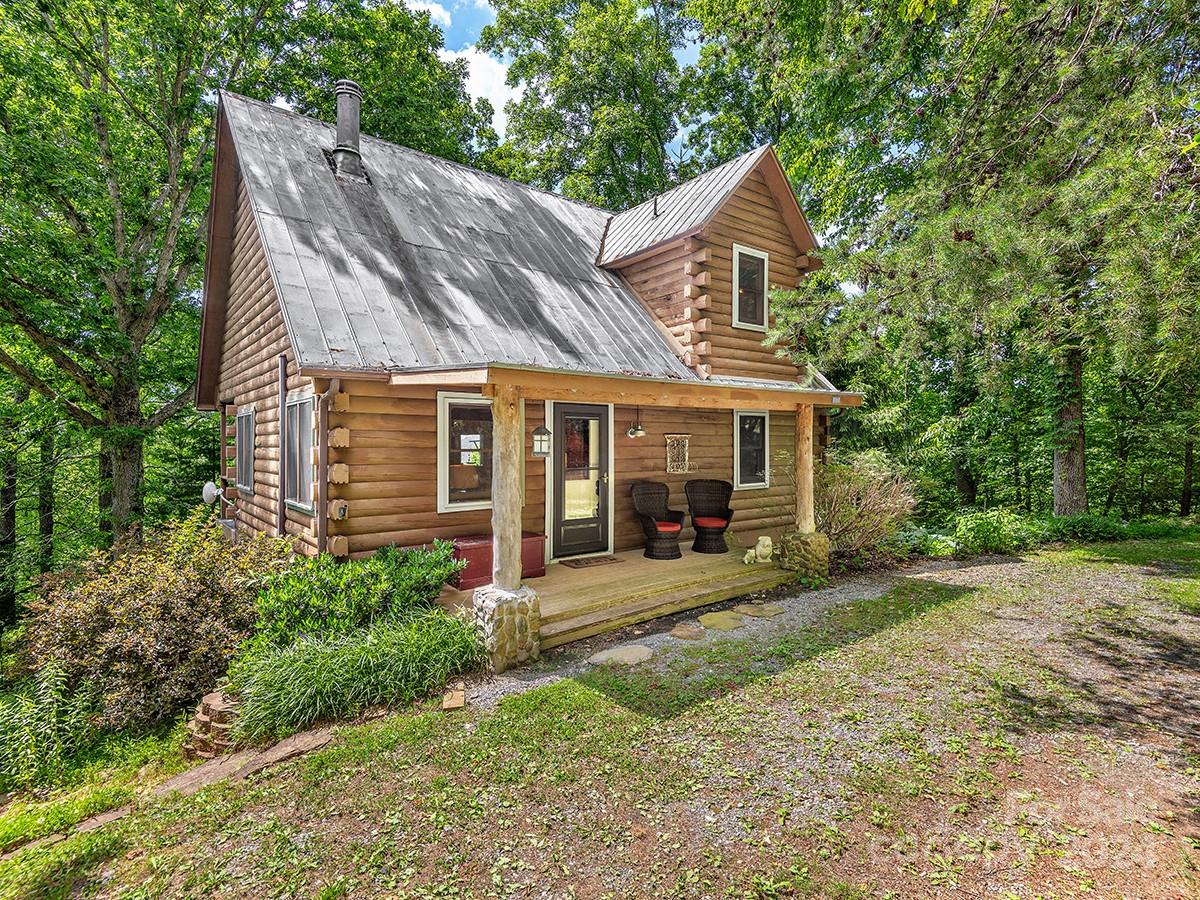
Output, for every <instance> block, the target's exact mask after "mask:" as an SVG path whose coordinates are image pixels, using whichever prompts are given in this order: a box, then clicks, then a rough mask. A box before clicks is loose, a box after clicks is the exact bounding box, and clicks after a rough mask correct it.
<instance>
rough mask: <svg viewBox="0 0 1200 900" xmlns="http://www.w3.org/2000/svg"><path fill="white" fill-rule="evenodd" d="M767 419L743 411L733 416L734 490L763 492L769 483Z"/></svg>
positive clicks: (769, 458) (769, 444) (738, 411)
mask: <svg viewBox="0 0 1200 900" xmlns="http://www.w3.org/2000/svg"><path fill="white" fill-rule="evenodd" d="M769 426H770V417H769V416H768V414H767V413H765V412H758V411H750V410H744V409H738V410H734V413H733V486H734V489H735V490H742V489H744V488H765V487H767V486H768V485H769V484H770V482H771V442H770V435H769Z"/></svg>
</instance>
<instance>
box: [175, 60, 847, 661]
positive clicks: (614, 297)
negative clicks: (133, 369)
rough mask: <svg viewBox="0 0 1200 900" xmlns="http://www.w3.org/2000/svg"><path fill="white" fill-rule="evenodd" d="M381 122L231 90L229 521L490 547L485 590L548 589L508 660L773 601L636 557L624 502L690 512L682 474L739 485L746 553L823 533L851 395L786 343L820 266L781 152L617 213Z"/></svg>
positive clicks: (735, 526) (225, 410)
mask: <svg viewBox="0 0 1200 900" xmlns="http://www.w3.org/2000/svg"><path fill="white" fill-rule="evenodd" d="M361 103H362V94H361V91H360V90H359V88H358V87H357V85H355V84H354V83H353V82H348V81H342V82H339V83H338V86H337V121H336V124H334V125H330V124H327V123H324V122H320V121H316V120H314V119H311V118H307V117H303V116H300V115H296V114H294V113H292V112H290V111H288V110H285V109H281V108H278V107H276V106H273V105H270V104H266V103H261V102H258V101H255V100H251V99H248V98H245V97H241V96H238V95H235V94H232V93H223V94H221V96H220V98H219V106H218V113H217V124H216V127H217V136H216V152H215V161H214V172H213V186H212V201H211V207H210V210H209V232H208V233H209V252H208V255H207V260H206V268H205V273H204V276H205V277H204V299H203V318H202V327H201V335H200V353H199V372H198V381H197V406H198V407H199V408H200V409H202V410H215V411H218V412H219V421H220V430H221V434H222V443H223V446H224V447H225V448H226V451H225V452H224V453H223V454H222V457H223V459H222V467H223V471H222V473H221V478H222V483H223V492H222V493H223V502H222V505H223V507H224V508H225V510H226V511H225V513H224V517H225V518H226V520H227V522H228V523H229V524H230V526H231V527H232V528H234V529H236V530H237V531H242V532H247V531H262V532H269V533H274V534H279V535H287V536H290V537H291V538H293V539H294V541H295V544H296V546H297V548H298V550H299V551H301V552H304V553H309V554H315V553H330V554H332V555H334V556H336V557H342V558H349V559H354V558H360V557H363V556H365V555H368V554H371V553H373V552H374V551H375V550H377V549H378V548H380V547H384V546H389V545H397V546H402V547H408V546H418V545H423V544H428V543H429V542H431V541H433V540H434V539H439V538H441V539H447V540H457V541H459V542H461V544H462V545H463V546H470V545H472V542H474V544H475V545H479V544H482V545H483V546H485V547H486V549H487V550H488V551H490V553H489V554H488V555H489V556H490V562H489V566H490V568H489V569H488V571H487V572H486V574H485V577H484V578H483V580H484V581H487V582H490V585H489V586H488V587H487V589H492V590H494V591H498V592H500V594H501V599H503V598H504V596H507V595H511V597H510V599H511V598H512V597H517V596H518V594H520V592H522V591H527V592H528V593H529V594H532V595H533V596H534V597H535V599H536V595H537V594H538V593H540V594H541V595H542V598H541V601H540V610H535V615H536V614H540V615H541V621H540V622H539V621H536V620H535V621H533V622H532V631H533V632H534V638H533V645H532V650H530V647H528V646H526V647H525V648H524V649H523V650H520V651H519V652H518V653H517V655H518V656H519V655H520V654H522V653H523V654H526V655H528V653H529V652H532V653H536V652H537V649H538V640H539V637H540V640H541V646H549V645H552V644H554V643H562V642H564V641H566V640H571V639H574V638H576V637H579V636H581V635H583V634H586V633H595V632H596V631H598V630H602V629H603V628H605V627H611V626H613V625H614V624H624V623H625V622H628V621H636V620H638V619H644V618H647V617H649V616H650V615H651V614H658V613H661V611H663V610H664V609H668V608H673V606H672V604H674V606H680V604H681V603H698V602H700V600H702V599H703V600H705V601H707V602H711V600H712V598H713V597H715V596H716V594H717V591H716V590H708V591H707V592H706V591H703V590H699V589H696V584H699V583H701V582H702V583H703V584H705V585H707V586H708V587H714V586H716V587H719V588H720V590H721V591H723V592H724V595H725V596H736V595H737V594H736V593H729V592H730V591H735V592H736V591H737V590H743V589H749V588H753V587H756V586H761V585H762V584H763V583H764V582H763V581H762V577H761V576H760V577H759V581H758V582H751V581H748V580H747V575H746V572H745V570H743V569H740V568H738V566H740V561H735V562H733V563H730V562H728V561H725V560H713V559H701V558H699V557H697V556H695V555H693V554H688V555H687V556H685V557H684V558H683V559H682V560H677V561H674V562H669V563H668V562H657V561H653V560H645V561H643V560H641V559H640V556H639V553H638V551H640V549H641V548H642V545H643V542H644V541H645V537H644V536H643V532H642V526H641V524H640V523H639V520H638V518H637V516H636V515H635V514H634V510H633V506H632V500H631V485H632V484H633V483H634V482H637V481H639V480H653V481H658V482H662V483H665V484H667V485H668V486H669V490H670V497H671V505H672V507H674V508H677V509H680V510H686V509H687V504H686V501H685V499H684V494H683V490H684V485H685V483H686V482H687V481H688V480H689V479H694V478H709V479H719V480H724V481H728V482H730V483H731V484H732V485H733V488H734V490H733V499H732V502H731V503H730V506H731V508H732V509H733V510H734V516H733V518H732V520H731V521H730V524H729V535H730V538H731V541H730V542H731V543H732V544H734V545H735V546H736V545H746V544H752V543H753V542H754V541H755V539H756V538H757V537H759V536H761V535H771V536H773V537H776V538H777V537H779V536H780V535H781V534H782V533H783V532H785V531H791V530H798V531H800V532H802V533H807V532H812V531H813V528H814V525H813V509H812V466H813V456H814V453H819V446H820V444H821V440H822V439H821V433H822V430H823V428H822V423H823V422H824V421H825V420H826V416H825V413H826V412H827V411H829V410H831V409H837V408H838V407H842V406H855V405H858V403H859V402H860V399H861V398H860V397H859V396H858V395H856V394H853V393H847V392H841V391H838V390H837V389H835V388H834V387H833V385H832V384H830V383H829V382H828V381H827V380H826V379H825V378H824V377H823V376H822V375H821V374H820V373H818V372H815V371H813V370H811V369H806V368H802V367H798V366H797V365H796V364H794V363H793V362H792V361H790V360H789V359H788V358H787V356H786V355H784V354H781V353H780V352H778V351H779V348H777V347H775V346H774V345H772V344H771V343H770V342H769V340H768V339H767V335H768V332H769V330H770V328H771V326H772V323H773V317H772V313H771V294H772V291H775V290H778V289H788V288H793V287H795V286H796V285H797V283H798V282H799V280H800V279H802V278H804V277H805V274H806V273H807V272H809V271H811V270H812V269H813V268H815V267H817V266H819V264H820V263H819V260H818V259H817V257H816V256H815V255H814V253H815V251H816V249H817V242H816V239H815V237H814V235H813V232H812V229H811V228H810V227H809V225H808V223H807V221H806V220H805V217H804V214H803V212H802V211H801V209H800V206H799V204H798V202H797V200H796V197H795V195H794V193H793V192H792V189H791V187H790V185H789V183H788V180H787V177H786V175H785V173H784V171H783V168H782V167H781V165H780V161H779V159H778V157H777V156H776V154H775V152H774V150H773V149H772V148H771V147H770V146H764V147H761V148H759V149H756V150H754V151H752V152H750V153H747V154H745V155H743V156H740V157H738V158H737V159H734V160H731V161H730V162H728V163H726V164H725V165H722V166H720V167H718V168H715V169H713V170H711V171H709V172H706V173H704V174H702V175H700V176H699V177H697V178H695V179H693V180H691V181H689V182H687V183H685V184H681V185H679V186H678V187H675V188H674V189H672V190H669V191H666V192H665V193H663V194H661V195H659V196H657V197H654V198H652V199H651V200H648V201H646V202H645V203H642V204H640V205H638V206H636V207H634V208H632V209H629V210H625V211H623V212H612V211H609V210H604V209H600V208H597V207H595V206H592V205H589V204H587V203H582V202H579V201H576V200H572V199H568V198H565V197H562V196H558V195H556V194H553V193H550V192H547V191H543V190H538V189H536V188H533V187H530V186H528V185H525V184H520V183H518V182H514V181H510V180H507V179H504V178H501V177H498V176H495V175H492V174H488V173H485V172H482V171H478V170H475V169H472V168H469V167H467V166H464V165H460V164H458V163H454V162H449V161H447V160H444V159H439V158H436V157H433V156H429V155H427V154H424V153H420V152H417V151H414V150H411V149H408V148H405V147H400V146H397V145H394V144H391V143H388V142H385V141H382V140H377V139H374V138H371V137H366V136H362V135H360V129H359V112H360V108H361ZM690 539H691V531H690V529H689V528H687V527H685V529H684V531H683V532H682V535H681V540H682V542H683V543H684V544H686V543H687V542H688V541H689V540H690ZM589 555H600V556H602V557H604V558H605V559H606V560H607V559H609V558H611V557H614V556H615V557H617V558H621V559H625V558H628V565H627V566H626V567H622V566H616V565H613V566H610V567H606V568H605V569H604V570H603V571H604V572H605V573H606V575H605V576H604V577H603V578H601V577H600V576H599V575H597V574H596V573H598V572H601V569H599V568H596V569H590V568H589V569H578V570H575V569H573V570H572V571H575V573H576V574H575V575H574V576H572V577H575V578H577V579H584V578H591V582H589V583H590V584H591V587H592V593H593V595H594V597H598V598H599V599H593V601H592V604H591V606H587V605H586V604H585V605H580V603H574V605H571V604H568V603H566V601H565V600H564V601H563V603H562V604H561V605H562V607H563V608H562V609H550V608H549V607H550V606H551V605H552V604H551V603H550V600H551V596H550V595H551V594H554V595H555V596H560V597H574V598H578V597H580V596H582V595H584V594H586V593H587V591H585V590H584V587H585V585H584V583H583V582H582V581H576V582H574V583H568V582H567V581H566V580H565V579H567V578H568V575H567V574H566V573H565V572H562V571H561V570H560V569H559V568H558V567H557V566H556V564H557V563H558V561H560V560H578V559H581V558H586V557H588V556H589ZM547 566H549V572H548V574H546V575H542V574H541V573H542V571H543V570H544V568H545V567H547ZM655 567H657V568H655ZM667 567H674V569H673V570H669V569H668V568H667ZM775 572H776V574H775V575H774V576H773V577H775V578H778V577H779V576H778V573H777V570H775ZM663 573H669V574H667V575H664V574H663ZM670 573H673V574H670ZM533 576H540V577H533ZM523 578H525V579H527V581H526V582H525V583H523V581H522V579H523ZM556 578H557V579H559V580H560V582H561V583H558V582H555V579H556ZM697 578H700V581H697ZM689 579H691V580H690V581H689ZM601 582H603V585H602V584H601ZM539 585H542V587H539ZM556 585H557V586H556ZM484 589H485V588H481V590H484ZM505 592H507V594H505ZM522 596H525V595H522ZM680 598H683V599H682V600H681V599H680ZM527 601H528V597H527V596H526V602H525V603H524V606H523V607H522V610H523V611H526V610H528V607H529V603H528V602H527ZM635 601H636V602H635ZM652 601H655V602H652ZM657 601H662V602H657ZM464 602H467V603H470V602H471V601H470V598H467V600H466V601H464ZM475 602H476V605H477V606H478V605H479V600H478V598H476V601H475ZM638 603H640V606H639V607H638V608H637V609H634V607H635V606H637V605H638ZM631 604H632V605H631ZM556 616H557V619H556V618H555V617H556ZM589 616H590V618H589ZM529 624H530V623H529V622H528V621H527V622H526V623H525V624H524V625H523V626H522V628H525V627H527V626H528V625H529ZM555 626H557V627H555ZM539 631H540V634H539ZM498 665H500V666H502V665H504V662H503V660H500V661H499V662H498Z"/></svg>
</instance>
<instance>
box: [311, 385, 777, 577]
mask: <svg viewBox="0 0 1200 900" xmlns="http://www.w3.org/2000/svg"><path fill="white" fill-rule="evenodd" d="M446 390H455V389H453V388H446ZM342 391H343V397H342V399H340V401H339V403H338V404H335V407H334V409H333V411H332V412H331V413H330V428H331V429H338V430H344V431H342V432H341V433H343V434H345V435H346V440H348V442H349V446H345V447H338V446H332V447H331V448H330V450H329V458H330V466H331V470H332V468H333V467H335V466H337V465H339V464H343V465H345V466H346V470H345V471H346V478H347V480H346V481H345V482H343V483H332V484H330V486H329V490H330V496H331V498H332V501H333V502H334V503H335V504H337V503H340V502H341V501H345V503H346V505H347V510H348V515H347V516H346V517H345V518H343V519H336V518H331V519H330V522H329V533H330V535H331V536H339V537H343V538H344V539H345V547H346V552H347V553H348V555H349V556H351V557H353V558H360V557H363V556H366V555H369V554H370V553H372V552H373V551H374V550H376V549H378V548H379V547H384V546H387V545H389V544H396V545H398V546H416V545H420V544H425V543H429V542H430V541H432V540H434V539H437V538H441V539H452V538H455V537H463V536H467V535H480V534H490V532H491V517H492V514H491V511H490V510H487V509H483V510H465V511H462V512H452V513H438V512H437V393H438V388H437V387H433V386H428V387H427V386H421V387H403V388H402V387H393V386H391V385H387V384H383V383H380V382H369V381H343V382H342ZM339 406H341V407H345V408H342V409H339V408H338V407H339ZM636 415H637V410H636V409H635V408H634V407H626V406H617V407H615V409H614V411H613V429H614V436H613V445H614V453H615V459H614V466H613V471H614V476H615V477H614V482H613V513H614V515H613V520H614V525H613V529H614V545H615V548H616V549H617V550H630V549H634V548H637V547H641V546H642V545H643V537H642V532H641V526H640V524H639V523H638V520H637V519H636V517H635V516H634V512H633V504H632V501H631V498H630V488H631V486H632V484H633V482H634V481H636V480H638V479H643V478H646V479H652V480H655V481H663V482H665V483H667V484H668V485H669V486H670V488H671V500H672V503H673V504H674V506H675V508H677V509H682V510H686V509H687V501H686V498H685V497H684V493H683V485H684V483H685V482H686V481H687V480H688V479H689V478H721V479H725V480H732V478H733V413H732V411H730V410H712V411H709V410H673V409H663V408H646V407H643V408H642V410H641V415H642V423H643V425H644V427H645V428H646V432H647V434H646V436H645V437H644V438H640V439H636V440H635V439H630V438H627V437H626V436H625V431H626V429H628V428H629V425H630V423H631V422H632V421H633V419H634V418H635V417H636ZM544 417H545V404H544V403H542V402H541V401H539V400H536V399H527V400H526V401H525V441H524V453H525V495H524V504H523V506H522V513H521V520H522V528H523V529H524V530H526V531H531V532H536V533H542V532H544V531H545V514H546V507H545V503H546V468H547V466H546V463H545V461H544V460H543V459H541V458H539V457H535V456H533V454H532V448H533V431H534V429H535V428H537V427H538V426H539V425H541V424H542V423H543V421H544ZM794 431H795V416H794V414H791V413H772V414H771V423H770V435H771V457H772V460H771V486H770V487H768V488H763V489H751V490H744V491H735V492H734V497H733V508H734V510H735V511H736V513H737V517H736V518H735V519H734V527H733V529H732V531H733V533H734V534H735V535H736V539H737V541H738V542H740V543H742V544H751V543H753V542H754V540H755V539H756V538H757V537H758V536H759V535H762V534H770V535H772V537H778V536H779V534H780V533H782V532H783V531H784V530H786V529H788V528H790V527H792V524H793V523H794V520H795V507H796V504H795V482H794V479H793V477H792V458H793V447H794ZM666 434H690V435H691V438H690V441H689V447H690V453H691V459H692V461H693V462H694V463H695V464H696V470H695V471H694V472H693V473H691V474H689V475H668V474H667V473H666V439H665V437H664V435H666ZM685 538H686V539H688V540H690V538H691V531H690V529H689V530H688V531H687V533H686V535H685Z"/></svg>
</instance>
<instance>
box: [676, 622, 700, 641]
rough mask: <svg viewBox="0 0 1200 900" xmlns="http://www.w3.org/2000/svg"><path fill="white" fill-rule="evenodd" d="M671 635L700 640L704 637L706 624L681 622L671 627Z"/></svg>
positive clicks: (687, 639)
mask: <svg viewBox="0 0 1200 900" xmlns="http://www.w3.org/2000/svg"><path fill="white" fill-rule="evenodd" d="M671 637H673V638H679V640H681V641H698V640H700V638H702V637H704V626H703V625H701V624H700V623H699V622H680V623H679V624H678V625H676V626H675V627H674V628H672V629H671Z"/></svg>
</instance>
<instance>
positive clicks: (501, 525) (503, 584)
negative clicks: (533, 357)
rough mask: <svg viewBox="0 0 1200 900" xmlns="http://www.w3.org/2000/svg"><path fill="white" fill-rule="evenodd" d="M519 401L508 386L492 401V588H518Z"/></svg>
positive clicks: (522, 447) (521, 449) (521, 458)
mask: <svg viewBox="0 0 1200 900" xmlns="http://www.w3.org/2000/svg"><path fill="white" fill-rule="evenodd" d="M524 451H525V436H524V435H523V434H521V397H520V394H519V393H518V392H517V389H516V388H514V387H512V386H510V385H501V386H499V387H497V389H496V393H495V396H493V397H492V585H493V586H494V587H496V588H499V589H500V590H503V591H515V590H516V589H517V588H519V587H520V586H521V464H522V463H523V462H524V459H525V452H524Z"/></svg>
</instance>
